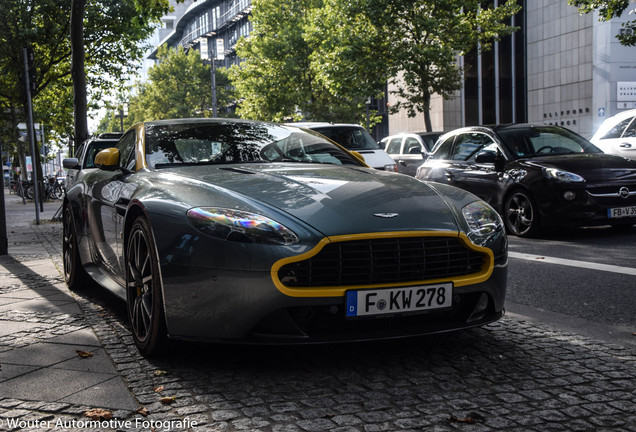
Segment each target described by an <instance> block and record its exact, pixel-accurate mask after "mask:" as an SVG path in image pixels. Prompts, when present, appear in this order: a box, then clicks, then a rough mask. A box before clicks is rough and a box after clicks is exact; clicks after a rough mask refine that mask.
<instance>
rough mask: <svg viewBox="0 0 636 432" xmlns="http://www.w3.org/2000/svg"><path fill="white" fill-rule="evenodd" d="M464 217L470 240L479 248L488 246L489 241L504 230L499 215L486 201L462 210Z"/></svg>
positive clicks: (475, 203) (469, 205)
mask: <svg viewBox="0 0 636 432" xmlns="http://www.w3.org/2000/svg"><path fill="white" fill-rule="evenodd" d="M462 215H463V216H464V220H466V223H467V224H468V228H469V229H470V231H469V232H468V238H469V239H470V241H472V242H473V243H475V244H476V245H478V246H483V245H484V244H486V242H487V241H488V239H489V238H490V237H491V236H492V235H493V234H494V233H496V232H499V231H501V230H502V229H503V221H502V220H501V217H500V216H499V214H498V213H497V212H496V211H495V210H494V209H493V208H492V207H490V206H489V205H488V204H486V203H485V202H484V201H475V202H472V203H470V204H468V205H467V206H465V207H464V208H462Z"/></svg>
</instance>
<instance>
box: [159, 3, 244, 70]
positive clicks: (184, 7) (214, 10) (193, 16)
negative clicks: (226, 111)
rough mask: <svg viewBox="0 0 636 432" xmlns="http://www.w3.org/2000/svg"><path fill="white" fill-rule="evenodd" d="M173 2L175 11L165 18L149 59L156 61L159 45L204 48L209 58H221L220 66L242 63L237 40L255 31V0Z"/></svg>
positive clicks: (218, 60) (218, 63)
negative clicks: (253, 16) (253, 12)
mask: <svg viewBox="0 0 636 432" xmlns="http://www.w3.org/2000/svg"><path fill="white" fill-rule="evenodd" d="M171 5H172V7H173V10H174V13H172V14H170V15H166V16H164V17H163V18H162V19H161V21H162V27H161V28H160V29H159V30H158V32H157V33H156V35H155V40H154V41H153V43H152V44H153V46H154V47H155V49H154V50H153V51H152V52H151V53H150V54H149V56H148V58H149V59H151V60H156V59H157V52H158V50H159V47H160V46H163V45H167V46H168V47H171V48H177V47H180V46H181V47H183V48H185V49H191V48H193V49H197V50H203V51H204V53H206V54H207V58H209V59H212V58H216V59H217V63H216V65H217V67H229V66H231V65H233V64H236V63H237V62H238V58H237V57H236V49H235V46H236V43H237V42H238V40H239V38H240V37H241V36H247V35H249V33H250V32H251V23H250V21H249V19H248V17H249V13H250V10H251V9H252V2H251V0H185V1H184V2H183V3H176V2H174V1H172V2H171Z"/></svg>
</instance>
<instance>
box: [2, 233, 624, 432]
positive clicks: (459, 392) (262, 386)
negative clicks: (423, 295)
mask: <svg viewBox="0 0 636 432" xmlns="http://www.w3.org/2000/svg"><path fill="white" fill-rule="evenodd" d="M28 231H29V232H30V233H32V237H31V239H30V240H29V241H30V242H32V247H31V248H30V250H31V251H33V253H27V252H28V251H27V249H29V248H21V249H20V250H21V252H20V253H19V254H17V255H13V254H11V256H10V258H11V259H14V260H17V261H21V260H23V259H24V260H35V259H38V260H48V261H49V262H50V265H52V266H55V267H56V268H57V270H58V274H61V273H59V270H61V253H60V252H61V251H60V245H61V239H60V236H61V224H59V223H45V224H42V225H40V226H34V225H30V226H29V227H28ZM38 244H39V245H41V246H40V247H39V248H38V247H36V245H38ZM23 246H24V245H23ZM43 250H44V251H45V253H43V252H42V251H43ZM9 251H10V253H11V243H10V249H9ZM1 277H2V280H3V282H2V284H0V285H1V286H2V288H1V289H2V291H1V292H2V293H5V292H11V291H12V290H17V291H19V290H21V289H22V288H23V287H24V286H25V285H29V286H32V285H33V284H40V283H41V284H44V285H47V286H50V285H51V284H53V285H56V284H58V283H59V282H60V279H58V277H59V276H55V275H53V276H46V277H44V278H38V277H33V278H32V279H28V280H21V281H20V282H17V281H14V280H12V279H10V278H11V277H12V276H11V275H8V274H3V275H1ZM5 278H8V279H6V280H10V282H7V283H5V282H4V281H5ZM73 296H74V301H75V303H76V304H77V306H78V311H79V312H77V313H59V314H52V313H49V312H46V311H44V312H41V313H32V314H24V315H20V316H16V315H15V314H18V313H19V312H13V311H11V310H5V311H4V312H2V314H0V320H5V319H7V320H8V319H12V320H15V319H20V320H24V321H27V322H29V323H32V324H33V326H32V327H31V328H30V329H29V331H27V332H23V333H20V334H17V335H15V334H14V335H11V336H10V337H8V336H0V352H2V351H4V352H7V351H10V350H14V349H16V348H18V347H24V346H28V345H29V344H33V343H36V342H41V341H42V340H50V339H53V338H56V337H63V336H64V335H67V334H71V333H75V332H78V331H80V332H81V331H91V332H94V334H95V335H96V336H97V338H98V341H99V349H103V351H104V353H105V354H106V357H107V359H108V360H109V362H110V363H111V364H112V365H114V367H115V368H116V371H117V373H118V374H119V375H120V376H121V377H122V379H123V380H124V382H125V384H126V387H127V390H125V391H126V393H127V394H126V395H118V394H115V395H111V396H112V397H118V396H132V397H133V398H134V401H135V402H136V405H137V406H138V407H139V408H140V409H141V410H140V412H141V413H138V412H136V409H135V408H131V409H119V410H113V409H109V410H108V411H109V412H110V413H111V414H112V419H111V420H110V421H107V420H105V418H103V419H102V421H101V422H100V423H85V422H89V421H90V419H89V418H87V417H84V416H83V414H84V413H85V412H86V411H87V410H90V409H94V408H103V407H100V406H98V405H97V406H96V405H85V404H82V403H68V402H64V403H61V402H53V403H52V402H44V401H38V400H21V399H16V398H9V397H5V396H3V390H2V388H3V387H2V386H3V384H2V382H0V431H8V430H20V429H22V430H55V431H61V430H125V431H128V430H130V431H136V430H144V431H146V430H148V431H150V430H156V431H161V430H191V431H197V432H204V431H264V432H265V431H272V432H296V431H298V432H302V431H306V432H320V431H337V432H357V431H364V432H373V431H603V430H605V431H636V353H635V352H634V350H633V349H630V348H626V347H623V346H618V345H610V344H606V343H602V342H598V341H595V340H591V339H588V338H585V337H581V336H578V335H576V334H568V333H563V332H561V331H559V330H557V329H554V328H551V327H549V326H545V325H539V324H535V323H530V322H525V321H521V320H518V319H515V318H511V317H504V319H502V320H501V321H499V322H498V323H496V324H492V325H489V326H487V327H485V328H481V329H473V330H469V331H464V332H457V333H452V334H447V335H437V336H430V337H424V338H418V339H412V340H403V341H393V342H382V343H366V344H354V345H351V344H342V345H324V346H309V347H243V346H225V345H216V344H205V345H203V344H193V343H184V342H178V343H175V344H174V349H173V350H172V352H171V353H170V354H168V355H167V356H165V357H164V358H161V359H146V358H143V357H142V356H140V355H139V354H138V352H137V350H136V348H135V346H134V344H133V341H132V338H131V336H130V333H129V331H128V328H127V323H126V320H125V309H124V307H123V305H122V304H121V303H120V302H119V301H118V300H116V299H114V298H113V297H111V296H110V295H109V294H108V293H106V292H104V291H101V290H93V291H87V292H80V293H74V294H73ZM0 367H1V365H0ZM1 373H2V369H1V368H0V381H1V377H2V375H1ZM20 422H22V423H20ZM20 425H23V426H25V427H22V428H21V427H20Z"/></svg>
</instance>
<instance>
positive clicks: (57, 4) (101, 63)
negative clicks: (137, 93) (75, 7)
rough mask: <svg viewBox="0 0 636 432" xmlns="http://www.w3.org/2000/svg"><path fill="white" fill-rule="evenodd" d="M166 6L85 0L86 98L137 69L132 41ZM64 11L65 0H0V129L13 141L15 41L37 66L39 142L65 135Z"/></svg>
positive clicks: (157, 0) (138, 51) (17, 70)
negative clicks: (41, 128) (42, 132)
mask: <svg viewBox="0 0 636 432" xmlns="http://www.w3.org/2000/svg"><path fill="white" fill-rule="evenodd" d="M168 10H169V2H168V0H87V1H86V13H85V20H84V24H85V26H84V37H85V40H84V44H85V49H86V64H85V67H86V71H87V84H88V86H89V88H90V89H91V90H92V91H93V93H92V94H91V97H92V99H93V100H94V101H99V100H101V99H102V97H103V96H104V94H110V93H112V92H115V91H116V90H117V89H118V88H120V87H121V86H122V85H123V83H125V81H126V79H127V75H128V74H129V73H131V72H132V71H134V70H135V69H137V67H138V65H139V60H140V59H141V58H142V56H143V53H144V47H143V46H141V45H140V44H139V42H141V41H143V40H145V39H147V38H148V36H149V35H150V34H151V32H152V31H153V29H154V26H155V22H156V21H157V20H158V19H159V18H160V17H161V16H162V15H163V14H164V13H165V12H167V11H168ZM70 11H71V1H69V0H2V1H0V16H2V21H0V108H2V114H0V122H2V123H3V125H2V128H0V129H1V130H3V131H5V133H4V134H3V136H2V138H3V141H5V142H7V143H9V144H10V145H16V144H15V139H16V136H17V135H16V134H17V129H16V126H17V123H18V122H23V121H25V116H24V113H23V109H22V106H23V103H24V99H23V95H22V93H23V90H22V89H23V84H22V70H23V59H22V48H23V47H25V46H27V45H30V46H31V47H32V48H33V51H34V55H35V61H34V68H35V70H36V73H37V89H36V91H35V92H34V93H33V94H32V97H33V110H34V120H35V121H36V122H40V123H44V124H45V132H46V134H47V137H46V138H47V142H50V141H51V140H53V141H58V142H60V143H61V142H66V141H67V140H68V137H69V136H72V135H73V102H72V81H71V68H70V60H71V45H70V38H69V32H70V28H69V16H70ZM94 105H95V103H93V104H92V106H94ZM90 107H91V106H89V108H90ZM5 111H6V112H7V113H10V112H15V113H18V115H16V116H11V115H9V114H6V113H5ZM5 114H6V115H5Z"/></svg>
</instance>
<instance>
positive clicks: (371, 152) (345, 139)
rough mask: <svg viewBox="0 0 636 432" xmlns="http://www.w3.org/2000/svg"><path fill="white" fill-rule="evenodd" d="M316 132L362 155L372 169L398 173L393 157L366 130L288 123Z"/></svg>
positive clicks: (323, 124)
mask: <svg viewBox="0 0 636 432" xmlns="http://www.w3.org/2000/svg"><path fill="white" fill-rule="evenodd" d="M288 125H289V126H296V127H300V128H305V129H311V130H313V131H316V132H318V133H320V134H322V135H324V136H326V137H327V138H329V139H330V140H332V141H334V142H336V143H338V144H340V145H341V146H343V147H344V148H346V149H347V150H350V151H354V152H357V153H360V154H361V155H362V157H364V161H365V163H366V164H367V165H369V166H370V167H372V168H376V169H379V170H384V171H392V172H397V165H396V164H395V161H394V160H393V159H391V157H390V156H389V155H388V154H387V153H386V152H385V151H384V150H382V149H381V148H380V147H379V146H378V143H376V142H375V140H374V139H373V137H371V134H370V133H369V132H367V130H366V129H365V128H363V127H362V126H360V125H356V124H349V123H326V122H301V123H288Z"/></svg>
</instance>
